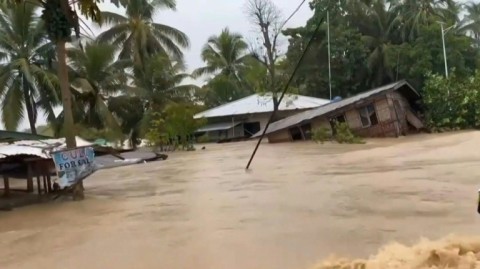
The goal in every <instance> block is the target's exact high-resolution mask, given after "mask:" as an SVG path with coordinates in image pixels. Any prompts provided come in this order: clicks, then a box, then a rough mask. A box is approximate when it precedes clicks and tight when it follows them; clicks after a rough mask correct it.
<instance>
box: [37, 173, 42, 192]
mask: <svg viewBox="0 0 480 269" xmlns="http://www.w3.org/2000/svg"><path fill="white" fill-rule="evenodd" d="M37 188H38V195H41V194H42V184H41V183H40V176H39V175H37Z"/></svg>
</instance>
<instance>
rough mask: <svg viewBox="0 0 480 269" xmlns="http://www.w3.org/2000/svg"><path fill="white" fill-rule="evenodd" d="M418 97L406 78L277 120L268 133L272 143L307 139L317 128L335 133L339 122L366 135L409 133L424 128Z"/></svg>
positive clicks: (389, 135) (360, 134)
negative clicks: (420, 116)
mask: <svg viewBox="0 0 480 269" xmlns="http://www.w3.org/2000/svg"><path fill="white" fill-rule="evenodd" d="M418 100H420V95H419V94H418V92H417V91H416V90H415V89H414V88H413V87H412V86H411V85H410V84H409V83H408V82H407V81H405V80H402V81H398V82H395V83H391V84H388V85H385V86H382V87H379V88H376V89H373V90H370V91H367V92H363V93H360V94H357V95H355V96H352V97H349V98H346V99H343V100H339V101H334V102H332V103H329V104H326V105H323V106H321V107H318V108H314V109H310V110H307V111H304V112H301V113H298V114H296V115H293V116H290V117H287V118H284V119H282V120H279V121H276V122H273V123H271V124H270V126H269V127H268V130H267V132H266V136H267V138H268V141H269V142H270V143H275V142H285V141H295V140H306V139H310V136H311V132H312V130H315V129H317V128H329V129H330V130H331V131H332V132H333V130H334V126H335V122H341V123H342V122H344V123H346V124H348V126H349V128H350V129H351V130H352V132H353V133H354V134H356V135H358V136H362V137H398V136H401V135H407V134H408V133H410V132H412V131H418V130H420V129H422V128H423V127H424V126H423V123H422V121H421V120H420V119H419V117H418V116H417V115H418V108H417V105H416V102H417V101H418ZM261 133H262V132H258V133H257V134H255V135H254V136H252V138H255V137H259V136H261Z"/></svg>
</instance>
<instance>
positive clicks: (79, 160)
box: [51, 147, 95, 189]
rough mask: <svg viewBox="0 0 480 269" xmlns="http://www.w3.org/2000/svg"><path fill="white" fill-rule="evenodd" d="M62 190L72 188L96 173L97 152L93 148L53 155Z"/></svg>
mask: <svg viewBox="0 0 480 269" xmlns="http://www.w3.org/2000/svg"><path fill="white" fill-rule="evenodd" d="M51 155H52V158H53V162H54V163H55V169H56V170H57V175H58V185H59V186H60V188H62V189H63V188H66V187H71V186H73V185H74V184H76V183H77V182H79V181H81V180H83V179H85V178H86V177H88V176H89V175H91V174H92V173H93V172H95V164H94V159H95V152H94V151H93V148H92V147H81V148H75V149H67V150H61V151H55V152H52V153H51Z"/></svg>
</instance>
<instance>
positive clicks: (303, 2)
mask: <svg viewBox="0 0 480 269" xmlns="http://www.w3.org/2000/svg"><path fill="white" fill-rule="evenodd" d="M305 2H307V0H302V2H301V3H300V5H298V7H297V8H296V9H295V10H294V11H293V13H292V14H291V15H290V16H289V17H288V18H287V19H286V20H285V21H284V22H283V24H282V27H280V29H283V27H285V25H286V24H287V23H288V21H290V20H291V19H292V18H293V16H295V14H297V12H298V11H299V10H300V9H301V8H302V6H303V5H304V4H305Z"/></svg>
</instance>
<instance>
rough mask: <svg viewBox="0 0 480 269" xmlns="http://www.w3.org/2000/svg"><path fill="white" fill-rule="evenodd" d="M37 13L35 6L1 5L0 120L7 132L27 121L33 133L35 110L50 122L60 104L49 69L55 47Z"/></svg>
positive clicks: (35, 118)
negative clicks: (23, 120) (54, 109)
mask: <svg viewBox="0 0 480 269" xmlns="http://www.w3.org/2000/svg"><path fill="white" fill-rule="evenodd" d="M36 12H37V8H36V7H35V6H34V5H25V6H24V5H18V6H17V5H13V6H7V5H5V4H2V5H0V17H1V18H2V19H1V20H0V36H1V38H0V61H1V62H2V63H1V64H0V100H1V109H2V113H1V114H2V116H1V119H2V123H3V125H4V127H5V128H6V129H7V130H16V129H17V127H18V125H19V123H20V122H21V120H22V119H24V118H27V119H28V121H29V123H30V130H31V131H32V133H35V132H36V131H35V124H36V121H37V110H38V109H40V108H41V109H42V110H43V111H45V112H46V113H45V114H46V116H47V119H50V120H51V119H53V118H55V115H54V113H53V107H55V106H56V105H58V104H59V99H60V98H59V97H58V80H57V78H56V76H55V75H54V74H53V72H51V70H49V68H48V62H49V60H50V59H51V57H52V54H53V53H54V47H53V46H52V44H51V43H49V42H48V39H47V38H46V35H45V28H44V25H43V23H41V21H39V18H38V16H37V15H36ZM25 112H26V113H25Z"/></svg>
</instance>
